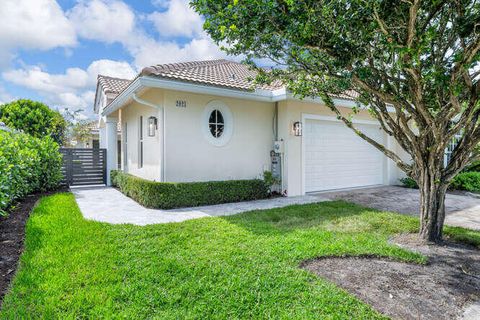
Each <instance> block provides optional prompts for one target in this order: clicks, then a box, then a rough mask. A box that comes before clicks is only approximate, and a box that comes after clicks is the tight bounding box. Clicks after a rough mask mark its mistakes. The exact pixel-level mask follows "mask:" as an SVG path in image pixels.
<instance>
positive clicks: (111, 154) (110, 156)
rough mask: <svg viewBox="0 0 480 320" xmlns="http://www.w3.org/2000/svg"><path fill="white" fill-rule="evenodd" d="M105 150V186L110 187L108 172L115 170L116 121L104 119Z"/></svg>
mask: <svg viewBox="0 0 480 320" xmlns="http://www.w3.org/2000/svg"><path fill="white" fill-rule="evenodd" d="M105 126H106V129H107V130H106V131H107V132H106V137H105V138H106V139H105V140H106V142H107V143H106V148H107V186H109V185H111V181H110V171H111V170H116V169H117V119H115V118H106V121H105Z"/></svg>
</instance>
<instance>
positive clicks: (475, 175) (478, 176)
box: [450, 172, 480, 192]
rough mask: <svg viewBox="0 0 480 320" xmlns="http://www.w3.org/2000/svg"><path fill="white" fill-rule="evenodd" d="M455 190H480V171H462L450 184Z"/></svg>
mask: <svg viewBox="0 0 480 320" xmlns="http://www.w3.org/2000/svg"><path fill="white" fill-rule="evenodd" d="M450 188H451V189H455V190H466V191H470V192H480V172H462V173H460V174H459V175H458V176H456V177H455V178H454V179H453V182H452V184H451V186H450Z"/></svg>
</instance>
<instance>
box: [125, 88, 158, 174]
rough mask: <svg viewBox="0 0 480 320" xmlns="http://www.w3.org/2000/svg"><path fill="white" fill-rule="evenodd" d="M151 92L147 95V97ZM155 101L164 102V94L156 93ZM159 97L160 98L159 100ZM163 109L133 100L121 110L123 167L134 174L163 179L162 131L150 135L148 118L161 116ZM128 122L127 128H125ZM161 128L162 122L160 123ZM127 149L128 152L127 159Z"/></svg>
mask: <svg viewBox="0 0 480 320" xmlns="http://www.w3.org/2000/svg"><path fill="white" fill-rule="evenodd" d="M147 98H149V94H147V95H146V98H145V99H147ZM155 99H156V100H155V101H159V102H160V103H161V102H162V99H163V96H162V94H161V92H160V93H157V94H156V95H155ZM157 99H158V100H157ZM160 110H161V109H157V108H152V107H149V106H145V105H142V104H139V103H137V102H132V103H130V104H129V105H127V106H126V107H124V108H123V109H122V111H121V116H120V121H121V125H122V149H123V150H122V160H121V163H122V169H123V170H124V171H125V172H128V173H131V174H133V175H136V176H139V177H142V178H145V179H150V180H155V181H161V180H162V176H161V175H162V170H161V159H162V150H161V143H160V142H161V138H162V133H161V132H162V131H161V130H157V131H156V133H155V136H154V137H149V136H148V118H149V117H150V116H154V117H157V118H159V119H160V118H161V112H160ZM140 116H142V117H143V167H141V168H140V166H139V136H140ZM125 124H126V129H125ZM159 129H161V124H160V123H159ZM125 135H127V137H126V139H127V145H126V146H125ZM125 150H126V152H127V154H128V156H127V157H126V160H125Z"/></svg>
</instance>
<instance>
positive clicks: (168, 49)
mask: <svg viewBox="0 0 480 320" xmlns="http://www.w3.org/2000/svg"><path fill="white" fill-rule="evenodd" d="M133 55H134V57H135V61H134V64H135V65H136V66H137V68H139V69H140V68H143V67H146V66H150V65H154V64H163V63H172V62H182V61H194V60H208V59H217V58H223V57H226V54H225V53H224V52H222V51H221V50H220V48H218V46H217V45H215V43H213V41H212V40H211V39H209V38H207V37H204V38H197V39H192V40H191V41H190V42H188V43H187V44H185V45H183V46H182V45H179V44H178V43H176V42H173V41H165V42H158V41H152V40H150V41H146V42H145V43H143V44H142V45H140V46H139V47H138V48H135V49H134V51H133Z"/></svg>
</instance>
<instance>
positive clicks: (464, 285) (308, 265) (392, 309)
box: [302, 235, 480, 319]
mask: <svg viewBox="0 0 480 320" xmlns="http://www.w3.org/2000/svg"><path fill="white" fill-rule="evenodd" d="M392 242H394V243H395V244H398V245H400V246H402V247H404V248H407V249H410V250H414V251H417V252H420V253H422V254H423V255H425V256H427V257H428V258H429V262H428V263H427V264H426V265H418V264H410V263H403V262H397V261H392V260H388V259H382V258H375V257H326V258H320V259H316V260H311V261H306V262H304V263H303V264H302V267H303V268H304V269H306V270H309V271H311V272H313V273H315V274H317V275H318V276H320V277H323V278H326V279H328V280H330V281H332V282H334V283H336V284H337V285H339V286H340V287H342V288H344V289H345V290H347V291H349V292H351V293H352V294H354V295H355V296H357V297H358V298H359V299H361V300H362V301H364V302H366V303H368V304H370V305H371V306H372V307H373V308H375V309H376V310H377V311H379V312H380V313H383V314H385V315H387V316H389V317H392V318H394V319H456V318H461V317H462V315H463V314H464V312H465V310H467V309H468V308H469V307H471V306H472V305H474V304H475V303H478V302H480V250H478V249H477V248H473V247H469V246H465V245H460V244H454V243H448V242H446V243H444V244H443V245H440V246H438V245H428V244H419V243H417V239H416V237H415V236H412V235H401V236H398V237H396V238H395V239H393V240H392ZM475 316H479V315H478V314H475V315H474V317H475ZM472 319H474V318H472Z"/></svg>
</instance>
